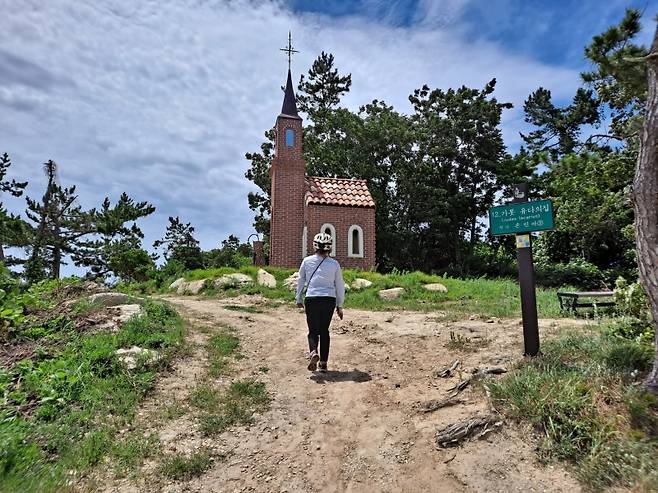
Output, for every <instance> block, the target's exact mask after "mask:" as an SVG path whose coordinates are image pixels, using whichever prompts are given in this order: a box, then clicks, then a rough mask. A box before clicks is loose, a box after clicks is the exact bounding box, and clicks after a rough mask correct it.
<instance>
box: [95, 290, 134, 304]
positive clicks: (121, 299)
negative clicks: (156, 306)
mask: <svg viewBox="0 0 658 493" xmlns="http://www.w3.org/2000/svg"><path fill="white" fill-rule="evenodd" d="M87 300H88V301H89V303H91V304H92V305H101V306H117V305H125V304H127V303H135V302H137V303H143V302H144V300H142V299H140V298H135V297H134V296H130V295H128V294H125V293H111V292H110V293H95V294H92V295H90V296H89V297H88V298H87Z"/></svg>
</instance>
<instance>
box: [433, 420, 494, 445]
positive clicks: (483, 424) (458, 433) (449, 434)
mask: <svg viewBox="0 0 658 493" xmlns="http://www.w3.org/2000/svg"><path fill="white" fill-rule="evenodd" d="M502 424H503V422H502V421H498V420H497V417H496V416H494V415H492V414H490V415H488V416H474V417H473V418H470V419H467V420H466V421H461V422H459V423H453V424H451V425H448V426H446V427H445V428H443V429H442V430H439V431H438V432H437V433H436V437H435V439H436V448H437V449H441V448H446V447H451V446H454V445H457V444H458V443H459V442H461V441H463V440H465V439H467V438H469V437H471V436H477V438H482V437H484V436H485V435H487V434H488V433H490V432H491V431H493V430H495V429H497V428H500V427H501V426H502Z"/></svg>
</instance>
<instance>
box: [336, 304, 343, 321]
mask: <svg viewBox="0 0 658 493" xmlns="http://www.w3.org/2000/svg"><path fill="white" fill-rule="evenodd" d="M336 313H337V314H338V318H340V319H341V320H343V309H342V308H340V307H339V308H336Z"/></svg>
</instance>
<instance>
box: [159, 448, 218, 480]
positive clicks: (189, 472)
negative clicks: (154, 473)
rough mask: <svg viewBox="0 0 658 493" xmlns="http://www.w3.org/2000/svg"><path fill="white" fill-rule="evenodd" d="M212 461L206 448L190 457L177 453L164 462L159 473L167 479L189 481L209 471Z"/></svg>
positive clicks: (210, 454) (210, 453)
mask: <svg viewBox="0 0 658 493" xmlns="http://www.w3.org/2000/svg"><path fill="white" fill-rule="evenodd" d="M213 460H214V457H213V454H212V452H211V451H210V449H208V448H202V449H199V450H196V451H194V452H192V453H191V454H190V455H185V454H182V453H178V454H174V455H172V456H170V457H168V458H167V459H166V460H165V461H164V463H163V464H162V465H161V466H160V472H161V473H162V474H163V475H164V476H166V477H167V478H169V479H173V480H190V479H192V478H195V477H197V476H201V474H203V473H204V472H205V471H207V470H208V469H210V466H212V463H213Z"/></svg>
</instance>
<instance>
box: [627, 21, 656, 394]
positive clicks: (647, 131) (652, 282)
mask: <svg viewBox="0 0 658 493" xmlns="http://www.w3.org/2000/svg"><path fill="white" fill-rule="evenodd" d="M647 78H648V88H649V91H648V96H647V107H646V115H645V119H644V126H643V128H642V134H641V137H640V154H639V156H638V160H637V168H636V170H635V179H634V181H633V207H634V210H635V236H636V243H637V259H638V266H639V270H640V281H641V283H642V285H643V286H644V289H645V291H646V293H647V295H648V297H649V303H650V305H651V312H652V314H653V323H654V325H656V326H657V330H656V343H657V344H656V359H655V361H654V365H653V371H652V372H651V374H650V375H649V376H648V377H647V380H646V381H645V386H646V387H647V388H648V389H649V390H651V391H652V392H654V393H656V394H658V28H657V29H656V34H655V36H654V40H653V45H652V46H651V53H650V54H649V56H648V57H647Z"/></svg>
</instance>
